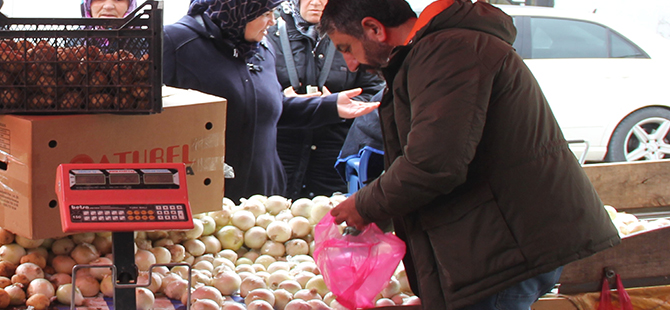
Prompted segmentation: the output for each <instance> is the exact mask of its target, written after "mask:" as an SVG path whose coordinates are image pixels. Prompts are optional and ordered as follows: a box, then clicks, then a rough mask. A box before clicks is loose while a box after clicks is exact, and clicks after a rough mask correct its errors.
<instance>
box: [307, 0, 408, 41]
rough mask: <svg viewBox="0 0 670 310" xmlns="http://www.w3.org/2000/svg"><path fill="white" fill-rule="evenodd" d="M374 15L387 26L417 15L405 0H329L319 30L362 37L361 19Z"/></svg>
mask: <svg viewBox="0 0 670 310" xmlns="http://www.w3.org/2000/svg"><path fill="white" fill-rule="evenodd" d="M365 17H372V18H374V19H376V20H378V21H379V22H380V23H382V25H384V26H385V27H397V26H400V25H402V24H403V23H404V22H406V21H407V20H408V19H410V18H412V17H416V13H414V11H413V10H412V7H410V5H409V3H407V1H405V0H329V1H328V4H326V7H325V8H324V10H323V15H322V16H321V21H320V22H319V32H321V33H322V34H326V33H329V32H332V31H333V30H337V31H338V32H341V33H344V34H347V35H350V36H353V37H355V38H360V37H361V36H362V35H363V27H362V26H361V20H363V18H365Z"/></svg>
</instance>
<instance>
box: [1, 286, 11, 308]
mask: <svg viewBox="0 0 670 310" xmlns="http://www.w3.org/2000/svg"><path fill="white" fill-rule="evenodd" d="M9 300H10V298H9V293H7V291H5V290H4V288H3V289H0V309H5V308H7V307H9Z"/></svg>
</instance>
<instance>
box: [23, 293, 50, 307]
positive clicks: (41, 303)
mask: <svg viewBox="0 0 670 310" xmlns="http://www.w3.org/2000/svg"><path fill="white" fill-rule="evenodd" d="M50 304H51V299H50V298H49V297H47V296H45V295H44V294H40V293H38V294H35V295H32V296H30V297H29V298H28V300H27V301H26V306H29V307H33V308H34V309H35V310H45V309H47V308H48V307H49V305H50Z"/></svg>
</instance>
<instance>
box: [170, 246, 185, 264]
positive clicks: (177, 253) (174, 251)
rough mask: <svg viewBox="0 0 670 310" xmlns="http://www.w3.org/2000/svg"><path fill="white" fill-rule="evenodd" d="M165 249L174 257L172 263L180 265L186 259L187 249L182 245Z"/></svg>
mask: <svg viewBox="0 0 670 310" xmlns="http://www.w3.org/2000/svg"><path fill="white" fill-rule="evenodd" d="M165 248H166V249H168V251H170V254H171V255H172V257H171V259H170V262H171V263H179V262H181V261H183V260H184V258H185V257H186V249H185V248H184V246H183V245H181V244H173V245H168V246H165Z"/></svg>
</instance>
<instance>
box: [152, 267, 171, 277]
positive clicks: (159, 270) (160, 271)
mask: <svg viewBox="0 0 670 310" xmlns="http://www.w3.org/2000/svg"><path fill="white" fill-rule="evenodd" d="M153 272H155V273H157V274H159V275H161V276H163V277H164V276H166V275H167V274H168V273H170V269H169V268H168V267H166V266H154V269H153Z"/></svg>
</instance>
